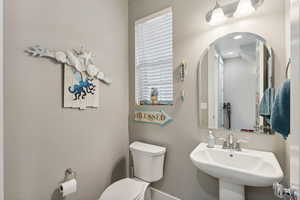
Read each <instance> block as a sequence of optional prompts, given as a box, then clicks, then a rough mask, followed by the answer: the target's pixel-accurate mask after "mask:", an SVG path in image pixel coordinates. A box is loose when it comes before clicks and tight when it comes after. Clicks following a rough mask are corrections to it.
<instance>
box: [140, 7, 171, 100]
mask: <svg viewBox="0 0 300 200" xmlns="http://www.w3.org/2000/svg"><path fill="white" fill-rule="evenodd" d="M172 17H173V16H172V9H171V8H168V9H166V10H163V11H161V12H158V13H155V14H153V15H151V16H148V17H145V18H143V19H140V20H138V21H137V22H136V23H135V77H136V80H135V83H136V84H135V86H136V88H135V90H136V91H135V97H136V102H137V104H138V105H172V103H173V23H172V21H173V19H172Z"/></svg>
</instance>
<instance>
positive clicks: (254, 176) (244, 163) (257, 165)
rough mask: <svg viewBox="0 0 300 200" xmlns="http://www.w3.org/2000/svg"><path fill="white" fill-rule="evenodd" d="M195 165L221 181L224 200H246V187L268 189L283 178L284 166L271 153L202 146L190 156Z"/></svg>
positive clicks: (221, 199)
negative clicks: (282, 168)
mask: <svg viewBox="0 0 300 200" xmlns="http://www.w3.org/2000/svg"><path fill="white" fill-rule="evenodd" d="M190 158H191V160H192V162H193V163H194V165H195V166H196V167H197V168H198V169H200V170H202V171H203V172H205V173H207V174H209V175H211V176H213V177H216V178H218V179H219V191H220V198H219V199H220V200H229V199H230V200H244V199H245V192H244V186H245V185H248V186H254V187H266V186H271V185H272V184H273V183H274V182H279V181H280V180H281V179H282V178H283V172H282V170H281V168H280V165H279V163H278V161H277V159H276V157H275V155H274V154H273V153H271V152H263V151H255V150H249V149H243V150H242V151H241V152H238V151H233V150H226V149H222V147H221V146H219V145H216V146H215V148H208V147H207V144H206V143H201V144H199V145H198V146H197V147H196V148H195V149H194V151H193V152H192V153H191V154H190Z"/></svg>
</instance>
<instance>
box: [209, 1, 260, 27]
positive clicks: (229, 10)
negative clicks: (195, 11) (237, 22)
mask: <svg viewBox="0 0 300 200" xmlns="http://www.w3.org/2000/svg"><path fill="white" fill-rule="evenodd" d="M219 2H220V0H216V5H215V7H214V8H213V9H211V10H210V11H209V12H208V13H207V14H206V16H205V18H206V22H207V23H208V24H210V25H212V26H215V25H219V24H221V23H223V22H225V21H226V20H227V19H229V18H233V17H235V18H240V17H245V16H248V15H250V14H252V13H253V12H255V11H256V10H257V9H258V7H260V6H261V5H262V4H263V2H264V0H232V1H230V2H231V3H225V4H220V3H219Z"/></svg>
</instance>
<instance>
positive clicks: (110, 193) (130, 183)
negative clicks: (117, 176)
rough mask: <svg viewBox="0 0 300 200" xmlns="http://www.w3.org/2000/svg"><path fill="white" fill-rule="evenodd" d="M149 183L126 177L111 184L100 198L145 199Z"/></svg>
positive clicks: (119, 199) (105, 199)
mask: <svg viewBox="0 0 300 200" xmlns="http://www.w3.org/2000/svg"><path fill="white" fill-rule="evenodd" d="M148 186H149V183H147V182H144V181H141V180H136V179H131V178H124V179H121V180H119V181H117V182H115V183H113V184H112V185H110V186H109V187H108V188H107V189H106V190H105V191H104V192H103V193H102V195H101V197H100V199H99V200H144V195H145V192H146V190H147V188H148Z"/></svg>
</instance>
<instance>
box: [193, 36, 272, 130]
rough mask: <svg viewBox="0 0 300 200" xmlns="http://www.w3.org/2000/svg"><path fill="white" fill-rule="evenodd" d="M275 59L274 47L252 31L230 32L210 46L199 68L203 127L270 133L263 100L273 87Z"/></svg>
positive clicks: (203, 55) (200, 112) (201, 121)
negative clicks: (262, 103)
mask: <svg viewBox="0 0 300 200" xmlns="http://www.w3.org/2000/svg"><path fill="white" fill-rule="evenodd" d="M273 60H274V59H273V53H272V48H271V47H269V46H268V45H267V44H266V41H265V39H264V38H262V37H260V36H258V35H256V34H253V33H231V34H228V35H226V36H224V37H221V38H219V39H217V40H216V41H215V42H213V43H212V44H211V45H209V47H208V48H207V49H206V50H205V51H204V53H203V54H202V55H201V59H200V62H199V69H198V92H199V93H198V103H199V124H200V126H201V127H202V128H209V129H230V130H234V131H241V132H259V133H266V134H270V133H271V129H270V125H269V123H268V122H269V118H268V116H267V115H265V113H264V115H263V114H262V113H261V111H260V101H261V99H262V97H263V95H264V92H265V90H266V89H267V88H272V87H273Z"/></svg>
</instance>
